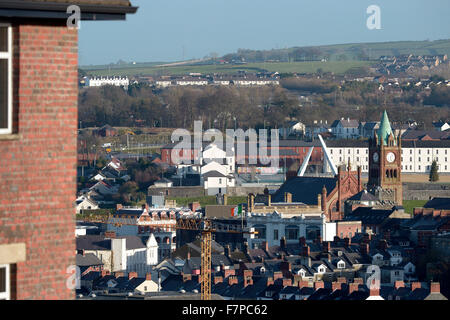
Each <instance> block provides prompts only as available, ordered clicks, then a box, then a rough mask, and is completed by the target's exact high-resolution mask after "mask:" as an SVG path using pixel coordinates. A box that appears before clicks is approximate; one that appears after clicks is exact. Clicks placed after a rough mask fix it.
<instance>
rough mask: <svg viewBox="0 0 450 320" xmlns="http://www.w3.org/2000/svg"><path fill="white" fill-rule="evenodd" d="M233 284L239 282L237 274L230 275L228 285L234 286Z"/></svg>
mask: <svg viewBox="0 0 450 320" xmlns="http://www.w3.org/2000/svg"><path fill="white" fill-rule="evenodd" d="M233 284H238V278H237V277H236V276H229V277H228V285H229V286H232V285H233Z"/></svg>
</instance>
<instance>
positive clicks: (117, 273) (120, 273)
mask: <svg viewBox="0 0 450 320" xmlns="http://www.w3.org/2000/svg"><path fill="white" fill-rule="evenodd" d="M114 275H115V276H116V278H119V277H123V276H124V274H123V272H116V273H115V274H114Z"/></svg>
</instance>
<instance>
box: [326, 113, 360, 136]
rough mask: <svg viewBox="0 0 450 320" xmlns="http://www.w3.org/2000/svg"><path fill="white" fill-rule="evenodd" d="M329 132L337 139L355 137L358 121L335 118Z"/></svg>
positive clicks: (357, 130) (357, 134)
mask: <svg viewBox="0 0 450 320" xmlns="http://www.w3.org/2000/svg"><path fill="white" fill-rule="evenodd" d="M331 133H333V135H334V136H335V137H336V138H337V139H356V138H358V137H359V136H360V135H359V122H358V120H354V119H350V118H347V119H344V118H341V120H335V121H334V122H333V123H332V125H331Z"/></svg>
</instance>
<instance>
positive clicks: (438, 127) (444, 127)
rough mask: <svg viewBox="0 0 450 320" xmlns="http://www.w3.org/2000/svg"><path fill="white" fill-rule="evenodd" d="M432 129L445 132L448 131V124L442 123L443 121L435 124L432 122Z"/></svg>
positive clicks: (449, 126)
mask: <svg viewBox="0 0 450 320" xmlns="http://www.w3.org/2000/svg"><path fill="white" fill-rule="evenodd" d="M433 127H434V129H435V130H438V131H445V130H448V129H450V124H448V123H447V122H443V121H437V122H433Z"/></svg>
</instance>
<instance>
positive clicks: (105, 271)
mask: <svg viewBox="0 0 450 320" xmlns="http://www.w3.org/2000/svg"><path fill="white" fill-rule="evenodd" d="M109 274H110V272H109V271H107V270H102V277H104V276H107V275H109Z"/></svg>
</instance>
